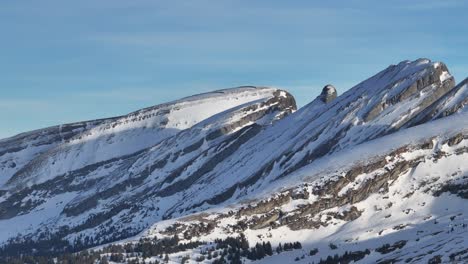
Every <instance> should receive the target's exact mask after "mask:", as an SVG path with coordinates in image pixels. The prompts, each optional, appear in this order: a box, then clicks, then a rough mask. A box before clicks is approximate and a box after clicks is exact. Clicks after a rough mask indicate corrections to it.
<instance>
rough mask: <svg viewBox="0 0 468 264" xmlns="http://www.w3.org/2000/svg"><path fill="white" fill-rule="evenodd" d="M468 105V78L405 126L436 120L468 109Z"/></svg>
mask: <svg viewBox="0 0 468 264" xmlns="http://www.w3.org/2000/svg"><path fill="white" fill-rule="evenodd" d="M466 105H468V78H466V79H465V80H463V81H462V82H461V83H459V84H458V85H457V86H456V87H455V88H453V89H452V90H451V91H450V92H449V93H447V94H446V95H445V96H443V97H441V98H440V99H439V100H437V101H435V102H434V103H433V104H432V105H430V106H429V107H427V108H426V109H424V111H422V112H421V113H419V114H418V115H416V116H415V117H414V118H413V119H412V120H411V121H410V122H408V123H407V124H406V125H405V126H406V127H410V126H414V125H418V124H422V123H424V122H427V121H429V120H435V119H438V118H441V117H444V116H448V115H452V114H454V113H457V112H462V111H466V108H465V106H466Z"/></svg>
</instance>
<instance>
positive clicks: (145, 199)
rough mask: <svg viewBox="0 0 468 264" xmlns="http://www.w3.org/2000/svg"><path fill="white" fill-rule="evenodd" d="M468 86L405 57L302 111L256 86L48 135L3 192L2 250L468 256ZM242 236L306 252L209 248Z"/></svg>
mask: <svg viewBox="0 0 468 264" xmlns="http://www.w3.org/2000/svg"><path fill="white" fill-rule="evenodd" d="M466 82H467V80H465V81H463V82H462V83H460V84H459V85H455V82H454V78H453V77H452V76H451V75H450V73H449V71H448V69H447V67H446V66H445V65H444V64H443V63H441V62H432V61H430V60H428V59H419V60H416V61H403V62H400V63H399V64H397V65H391V66H389V67H388V68H387V69H385V70H383V71H381V72H379V73H377V74H376V75H374V76H372V77H371V78H369V79H367V80H365V81H363V82H361V83H359V84H358V85H356V86H355V87H353V88H351V89H349V90H348V91H347V92H346V93H344V94H343V95H340V96H337V94H336V89H335V88H334V87H333V86H331V85H327V86H325V87H324V89H323V91H322V93H321V94H320V95H318V96H317V98H316V99H315V100H313V101H312V102H310V103H309V104H307V105H306V106H304V107H302V108H301V109H299V110H297V111H296V105H295V101H294V98H293V97H292V96H291V95H290V94H289V93H287V92H286V91H284V90H279V89H275V88H266V87H240V88H235V89H227V90H219V91H215V92H212V93H207V94H202V95H196V96H192V97H187V98H184V99H181V100H177V101H174V102H170V103H167V104H162V105H159V106H155V107H151V108H146V109H142V110H139V111H136V112H134V113H131V114H129V115H127V116H122V117H118V118H114V119H107V120H103V121H99V122H97V123H93V125H89V126H88V127H86V128H85V129H83V128H80V129H81V130H76V133H75V132H74V134H70V135H69V136H68V138H67V139H66V140H60V142H55V141H54V140H52V139H50V138H48V139H47V140H48V142H53V144H50V146H48V147H47V148H44V149H41V150H40V151H37V152H35V154H34V155H30V156H28V157H27V158H23V160H24V162H23V163H21V164H20V163H18V164H20V166H19V168H16V169H15V170H14V171H12V172H14V176H12V177H11V178H10V179H9V181H8V184H7V185H6V187H1V188H2V189H3V190H0V243H1V244H2V245H3V247H0V253H3V254H6V255H12V256H14V255H15V254H16V255H19V254H23V255H25V254H26V255H28V254H32V253H31V249H32V248H34V250H35V251H34V252H36V253H37V252H51V251H54V252H64V251H65V252H66V251H70V250H72V251H79V250H83V249H87V248H90V247H94V246H97V245H101V244H105V243H113V242H115V241H118V240H122V239H125V240H122V242H121V244H122V243H126V242H131V244H130V245H126V247H127V251H126V252H127V253H128V254H124V255H123V258H124V259H126V261H133V260H137V259H139V260H140V261H141V260H142V258H146V260H152V261H156V260H157V261H161V260H162V259H161V257H160V255H161V251H160V250H162V249H161V247H160V246H158V247H159V248H158V249H153V253H151V254H155V255H150V256H148V255H147V253H142V251H141V249H142V247H143V246H142V245H141V243H147V242H148V243H149V244H151V245H153V246H154V245H159V243H163V244H164V243H169V244H171V243H176V244H177V243H189V244H190V243H191V244H190V246H188V244H185V246H182V249H180V248H178V249H177V250H175V249H174V248H171V249H164V250H167V251H162V253H167V254H168V257H167V258H169V262H171V263H172V262H174V263H179V262H181V258H182V257H184V259H185V255H188V259H187V261H188V262H189V263H198V262H202V263H211V262H213V261H215V259H217V261H221V260H220V257H219V255H220V254H221V255H222V257H223V258H225V259H226V258H228V257H230V258H231V259H242V260H243V261H246V262H251V261H253V262H260V263H290V262H293V261H294V263H295V261H297V262H298V263H311V262H315V263H318V262H320V259H322V261H325V259H327V258H328V257H329V256H330V257H331V258H332V259H331V260H329V262H326V263H339V262H341V263H349V262H350V261H354V262H361V263H392V262H395V261H406V262H408V263H420V262H421V261H425V262H427V261H429V260H431V261H437V260H438V259H440V260H443V261H450V260H452V259H453V258H462V259H463V258H466V257H468V256H467V255H468V249H467V248H468V246H467V241H466V239H465V237H466V231H467V229H466V225H464V221H465V219H466V213H468V212H466V210H465V209H464V208H463V206H462V205H463V202H464V201H465V200H464V199H466V197H467V194H466V191H465V189H466V184H467V182H466V179H467V175H468V167H467V165H466V164H467V163H466V162H465V161H466V160H467V158H468V156H467V155H468V151H467V150H468V123H467V122H468V116H467V112H466V108H465V106H466V104H467V102H468V101H467V100H468V99H467V98H468V93H467V91H468V88H467V83H466ZM35 133H36V132H34V133H31V134H26V135H34V134H35ZM39 138H40V137H39ZM28 140H29V139H24V142H27V141H28ZM31 140H32V139H31ZM5 142H7V143H8V142H10V143H8V144H11V145H14V144H15V143H14V141H11V139H7V140H3V141H1V142H0V147H1V146H4V145H2V144H5ZM12 142H13V143H12ZM25 144H27V143H25ZM5 149H6V147H5ZM15 153H16V152H15V151H12V152H11V153H9V154H7V155H9V156H8V157H9V159H12V157H13V159H18V158H19V157H15ZM0 154H1V153H0ZM17 154H19V155H20V154H21V152H18V153H17ZM2 157H3V156H2V155H0V158H2ZM5 157H6V156H5ZM0 164H1V163H0ZM6 178H9V177H6ZM0 186H1V185H0ZM448 201H450V202H451V203H453V205H454V206H448V207H447V206H445V205H447V204H449V203H448ZM444 206H445V207H444ZM434 221H435V222H437V223H434ZM143 230H145V231H144V232H142V233H140V232H141V231H143ZM441 230H442V231H443V232H440V231H441ZM138 233H140V234H139V235H137V234H138ZM135 235H137V236H135ZM241 235H245V237H246V241H247V242H248V243H250V245H251V246H254V245H255V243H260V245H261V244H262V243H264V242H265V243H266V242H269V243H271V244H272V245H274V246H277V244H278V243H279V242H282V243H284V242H288V243H290V242H291V243H293V242H297V241H299V242H300V243H301V244H302V249H299V247H298V245H297V244H294V248H290V249H291V251H290V249H288V250H287V251H282V249H279V251H278V253H275V254H273V253H272V254H270V253H268V254H267V255H262V254H263V253H261V252H260V253H259V252H257V251H255V250H254V249H249V248H247V249H246V248H244V249H243V250H244V251H243V252H237V253H236V254H237V255H236V254H235V251H236V249H234V248H230V249H229V250H231V251H232V252H231V253H229V252H228V253H226V254H224V253H223V252H221V251H220V250H218V249H216V248H214V249H212V247H213V246H210V244H209V242H215V239H216V238H228V237H230V238H229V239H231V240H229V241H231V242H232V239H234V238H236V239H238V238H239V239H240V237H241ZM133 236H135V237H133ZM132 237H133V238H132ZM175 237H177V238H175ZM164 239H169V240H170V241H169V242H168V241H166V240H164ZM171 239H172V240H171ZM174 239H175V240H174ZM142 241H143V242H142ZM144 241H146V242H144ZM174 241H176V242H174ZM244 242H245V241H244ZM244 242H242V243H244ZM68 243H70V246H71V247H72V249H66V248H65V249H64V248H63V247H62V248H61V247H60V246H58V245H63V244H68ZM216 243H219V245H218V246H221V244H223V243H224V242H222V241H221V242H220V241H218V242H215V244H216ZM169 244H167V245H166V247H168V245H169ZM244 244H245V243H244ZM332 244H333V245H334V246H336V248H334V246H331V245H332ZM386 244H388V245H386ZM420 244H421V245H422V246H420V247H419V245H420ZM26 245H27V246H26ZM43 245H48V247H46V248H49V249H45V248H43ZM50 245H54V247H53V249H50V248H51V247H50ZM211 245H214V244H211ZM291 245H293V244H291ZM153 246H150V247H153ZM179 246H180V244H179ZM147 247H148V245H145V246H144V247H143V248H147ZM163 247H164V246H163ZM172 247H174V245H172ZM262 247H264V246H262ZM288 247H289V246H288ZM291 247H292V246H291ZM315 248H317V249H318V252H319V253H315V255H314V254H311V253H312V252H315V250H312V249H315ZM418 248H420V249H421V248H423V249H424V248H428V250H427V251H425V252H423V253H421V254H419V255H418V254H416V253H415V252H414V251H416V250H417V249H418ZM99 249H102V250H108V249H105V248H103V247H100V248H99ZM113 250H114V249H113ZM135 250H140V251H135ZM226 250H227V249H226ZM229 250H228V251H229ZM252 250H253V251H252ZM258 250H260V249H258ZM262 250H265V249H262ZM309 250H312V252H309ZM465 250H466V251H465ZM207 251H210V252H212V254H214V253H213V252H216V254H218V256H217V257H215V258H213V256H211V259H207V255H206V252H207ZM267 251H268V252H269V250H268V249H267ZM105 252H107V251H105ZM156 252H159V253H158V254H156ZM233 252H234V253H233ZM249 252H250V253H249ZM252 252H253V253H252ZM350 252H352V253H350ZM120 253H121V252H119V254H120ZM309 253H310V254H309ZM37 254H42V253H37ZM106 254H109V252H108V253H104V251H102V256H107V257H109V255H106ZM145 254H146V255H145ZM0 255H2V254H0ZM306 255H307V256H306ZM258 256H261V257H258ZM202 258H203V260H201V259H202ZM1 260H2V258H1V257H0V262H1ZM233 263H238V262H233ZM322 263H323V262H322Z"/></svg>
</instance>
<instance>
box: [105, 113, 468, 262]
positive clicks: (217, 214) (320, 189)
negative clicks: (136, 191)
mask: <svg viewBox="0 0 468 264" xmlns="http://www.w3.org/2000/svg"><path fill="white" fill-rule="evenodd" d="M454 124H455V125H454ZM466 160H468V114H467V113H463V114H460V115H456V116H453V117H446V118H442V119H440V120H437V121H434V122H430V123H427V124H424V125H421V126H417V127H414V128H411V129H407V130H403V131H400V132H397V133H394V134H391V135H388V136H384V137H382V138H379V139H376V140H372V141H369V142H367V143H364V144H361V145H359V146H356V147H354V148H352V149H349V150H343V151H339V152H337V153H335V154H332V155H330V156H327V157H323V158H321V159H319V160H317V162H315V163H313V164H311V165H308V166H306V167H304V168H302V169H301V170H299V171H297V172H296V173H294V174H292V175H290V176H288V178H285V179H282V180H281V181H279V182H277V183H275V184H273V185H270V186H269V187H268V188H266V189H264V190H263V192H262V194H250V195H248V196H247V197H245V198H246V200H244V202H243V203H240V204H237V205H234V206H229V207H225V208H217V209H214V210H209V211H205V212H201V213H199V214H195V215H189V216H185V217H182V218H179V219H174V220H167V221H164V222H160V223H156V224H155V225H154V226H152V227H151V228H149V229H148V230H147V231H145V232H144V233H142V234H141V235H139V236H137V237H135V238H133V239H130V240H127V241H126V242H123V243H122V245H125V244H126V247H125V248H127V249H129V251H128V252H133V250H136V251H135V252H138V245H141V243H144V241H161V240H164V239H165V238H171V237H173V236H174V235H176V236H178V237H179V239H180V240H179V242H178V243H190V242H195V241H202V243H200V244H199V245H195V246H193V249H184V248H181V249H178V250H176V252H174V253H173V254H170V257H169V259H170V260H171V263H177V262H179V261H180V258H181V257H183V256H189V257H188V258H189V259H190V261H195V260H196V259H205V261H202V262H203V263H211V262H213V261H214V260H215V259H218V260H219V259H220V258H221V257H222V258H223V259H225V260H229V259H230V258H231V259H233V258H236V255H237V254H238V256H240V258H241V259H243V260H244V261H247V263H250V262H251V261H253V262H255V263H257V262H258V263H349V262H350V261H355V262H354V263H400V262H401V263H428V262H429V263H439V262H437V261H438V260H440V261H442V262H444V263H448V262H450V261H457V260H459V261H461V262H460V263H463V260H465V261H466V259H467V258H468V236H467V234H468V227H467V225H466V220H467V216H468V208H467V207H466V206H465V205H466V199H467V198H468V196H467V194H468V193H467V190H466V187H467V186H468V163H466ZM241 234H242V235H244V236H245V237H246V239H247V241H248V242H249V244H250V246H251V247H252V248H247V250H242V249H241V250H240V251H239V253H236V250H238V249H239V248H237V246H240V245H237V246H236V243H232V241H231V243H228V245H230V246H229V247H230V249H229V250H228V251H227V252H229V253H223V250H224V247H225V246H226V243H227V242H226V241H223V240H220V239H226V238H228V237H230V238H231V240H232V238H239V237H240V235H241ZM265 242H268V244H271V245H273V249H275V248H276V249H277V250H274V253H273V252H271V253H270V254H268V253H265V252H263V253H262V252H260V251H258V250H257V251H256V250H255V248H256V247H253V246H254V245H255V244H257V243H260V245H262V244H263V246H264V245H265V244H264V243H265ZM297 242H300V243H301V248H298V247H297V248H291V249H286V251H284V249H278V248H277V246H278V245H279V244H280V243H282V244H283V245H285V243H297ZM139 243H140V244H139ZM213 243H214V244H213ZM257 245H258V244H257ZM117 249H118V248H117ZM257 249H258V247H257ZM105 250H108V251H107V252H116V251H112V249H111V248H106V249H105ZM114 250H115V249H114ZM208 252H210V253H209V255H210V256H216V257H211V259H209V258H208ZM252 252H255V253H252ZM311 252H313V253H311ZM270 255H271V256H270ZM126 256H127V257H129V259H135V257H132V256H133V255H131V254H128V255H126ZM217 256H220V257H217ZM259 256H261V257H259ZM140 259H141V258H140ZM327 259H328V262H326V261H327ZM146 260H147V261H156V260H159V261H162V258H160V257H158V254H156V255H152V256H150V257H148V258H146ZM254 260H257V261H254ZM430 261H434V262H430ZM198 262H200V261H198ZM190 263H191V262H190Z"/></svg>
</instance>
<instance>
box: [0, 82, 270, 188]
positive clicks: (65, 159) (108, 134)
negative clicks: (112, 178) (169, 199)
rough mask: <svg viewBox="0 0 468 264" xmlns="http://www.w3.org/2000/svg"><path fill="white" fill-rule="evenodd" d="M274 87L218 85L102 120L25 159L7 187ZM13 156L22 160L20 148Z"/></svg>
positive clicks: (165, 132) (133, 148)
mask: <svg viewBox="0 0 468 264" xmlns="http://www.w3.org/2000/svg"><path fill="white" fill-rule="evenodd" d="M275 91H276V89H270V88H266V87H259V88H256V87H240V88H237V89H225V90H219V91H214V92H211V93H206V94H201V95H196V96H191V97H187V98H183V99H181V100H177V101H174V102H170V103H166V104H162V105H157V106H154V107H150V108H146V109H142V110H139V111H136V112H133V113H130V114H128V115H126V116H122V117H119V118H114V119H110V120H105V121H103V122H101V124H99V125H97V126H95V127H92V128H90V129H87V130H85V131H83V132H81V133H79V134H77V135H75V136H74V137H72V138H70V139H68V140H67V141H66V142H63V143H61V144H55V146H54V147H52V148H50V149H47V151H44V152H43V153H41V154H40V155H37V156H36V157H34V159H30V158H28V159H25V160H27V163H26V164H24V165H23V166H22V168H21V169H19V170H17V171H16V173H15V174H14V175H13V176H12V177H11V179H9V180H8V185H7V186H9V187H10V188H11V187H12V186H14V187H17V188H19V187H22V186H24V185H28V184H31V183H41V182H44V181H46V180H48V179H51V178H53V177H55V176H58V175H61V174H63V173H66V172H68V171H71V170H76V169H79V168H83V167H85V166H87V165H90V164H94V163H97V162H100V161H105V160H109V159H112V158H117V157H120V156H124V155H128V154H132V153H134V152H137V151H140V150H142V149H145V148H148V147H151V146H153V145H155V144H157V143H158V142H160V141H162V140H163V139H165V138H168V137H170V136H173V135H175V134H176V133H178V132H179V131H181V130H184V129H187V128H190V127H191V126H193V125H195V124H197V123H198V122H200V121H202V120H204V119H206V118H208V117H210V116H212V115H214V114H217V113H220V112H223V111H225V110H227V109H230V108H232V107H236V106H238V105H241V104H244V103H248V102H252V101H256V100H264V99H267V98H270V97H272V96H273V93H274V92H275ZM17 156H18V158H19V159H22V154H21V153H19V154H17ZM22 163H24V162H22ZM21 165H22V164H21ZM8 176H9V175H8V174H7V175H6V177H5V176H3V177H2V178H8ZM3 181H5V179H4V180H3Z"/></svg>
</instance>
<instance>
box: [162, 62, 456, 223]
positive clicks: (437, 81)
mask: <svg viewBox="0 0 468 264" xmlns="http://www.w3.org/2000/svg"><path fill="white" fill-rule="evenodd" d="M453 87H454V80H453V78H452V77H451V76H450V75H449V73H448V70H447V68H446V67H445V65H444V64H442V63H433V62H431V61H429V60H426V59H420V60H417V61H414V62H410V61H404V62H401V63H400V64H398V65H393V66H390V67H389V68H387V69H385V70H384V71H382V72H380V73H378V74H377V75H375V76H373V77H371V78H370V79H368V80H366V81H364V82H362V83H360V84H358V85H357V86H355V87H353V88H351V89H350V90H348V91H347V92H346V93H345V94H343V95H341V96H339V97H338V98H337V99H335V100H332V101H329V102H328V103H325V102H324V101H323V100H322V98H323V96H319V97H318V98H317V99H316V100H314V101H313V102H311V103H310V104H308V105H307V106H305V107H303V108H301V109H300V110H298V111H297V112H296V113H294V114H293V115H291V116H289V117H287V118H284V119H282V120H280V121H278V122H277V123H275V124H274V125H273V126H271V127H269V128H268V129H266V130H265V131H263V132H262V133H259V134H258V135H257V136H255V138H253V139H252V140H250V141H249V142H247V144H244V145H243V147H242V149H240V150H239V152H238V153H237V154H236V155H235V156H233V157H232V158H230V159H226V160H224V161H223V163H221V164H218V165H217V166H216V167H214V168H213V169H211V170H210V171H209V172H207V173H205V174H204V175H203V177H202V178H200V179H199V181H200V182H204V183H206V182H209V184H203V185H201V186H200V185H196V187H195V186H188V187H187V188H184V189H182V190H180V192H181V193H180V194H179V195H180V196H181V197H180V198H179V201H180V202H179V203H177V204H176V205H175V206H173V207H172V208H169V210H168V212H167V213H166V215H165V217H166V218H168V217H173V216H177V215H180V213H181V212H183V211H184V210H187V208H188V209H192V208H200V209H203V208H208V207H209V206H210V204H211V205H215V204H219V203H222V202H229V201H228V200H229V199H231V202H232V201H235V200H236V199H239V198H241V197H242V196H244V195H246V194H248V193H249V192H255V191H256V189H259V188H262V185H268V184H269V183H270V182H272V181H275V180H276V179H279V178H282V177H285V176H286V175H289V174H290V173H292V172H294V171H296V170H298V169H300V168H301V167H303V166H305V165H307V164H310V163H312V162H313V161H314V160H316V159H317V158H320V157H322V156H325V155H329V154H331V153H333V152H335V151H337V150H340V149H344V148H349V147H351V146H354V145H357V144H359V143H362V142H365V141H368V140H371V139H374V138H378V137H380V136H382V135H385V134H388V133H391V132H394V131H396V130H398V129H399V128H400V127H402V126H403V125H404V124H405V123H406V122H408V121H410V120H411V119H412V118H413V117H414V116H416V115H417V114H418V113H420V112H421V111H423V110H424V109H425V107H427V106H429V105H431V104H432V103H433V102H435V101H436V100H438V99H439V98H441V97H442V96H443V95H445V94H446V93H447V92H448V91H450V90H451V89H452V88H453ZM326 90H327V89H325V90H324V93H328V92H327V91H326ZM174 184H175V185H176V184H177V179H176V180H175V183H174ZM199 188H202V189H201V190H203V191H202V193H203V195H199V193H200V189H199Z"/></svg>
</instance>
